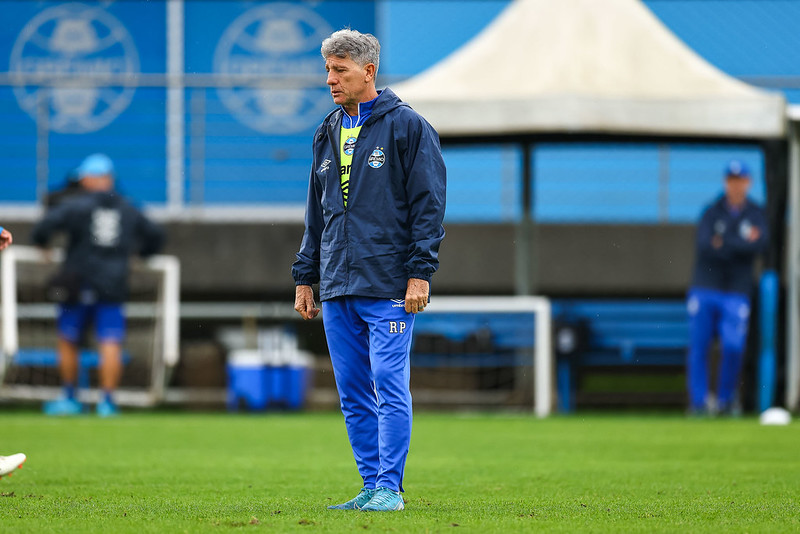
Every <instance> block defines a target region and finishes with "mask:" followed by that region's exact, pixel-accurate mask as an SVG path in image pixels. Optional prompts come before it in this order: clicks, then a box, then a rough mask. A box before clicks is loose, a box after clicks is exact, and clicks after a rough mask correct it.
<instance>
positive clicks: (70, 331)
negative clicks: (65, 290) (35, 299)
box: [58, 302, 125, 343]
mask: <svg viewBox="0 0 800 534" xmlns="http://www.w3.org/2000/svg"><path fill="white" fill-rule="evenodd" d="M91 322H93V323H94V326H95V332H96V334H97V341H99V342H104V341H115V342H118V343H120V342H122V340H123V339H124V338H125V316H124V315H123V313H122V304H120V303H118V302H114V303H108V302H97V303H95V304H63V305H61V306H59V307H58V335H59V337H61V338H62V339H66V340H67V341H70V342H72V343H78V342H79V341H80V339H81V334H82V333H83V331H84V329H85V328H86V327H87V326H88V325H89V323H91Z"/></svg>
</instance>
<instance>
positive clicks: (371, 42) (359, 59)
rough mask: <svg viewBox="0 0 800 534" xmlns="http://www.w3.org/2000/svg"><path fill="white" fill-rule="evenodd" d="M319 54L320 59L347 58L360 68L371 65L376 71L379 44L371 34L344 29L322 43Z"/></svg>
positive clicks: (379, 53)
mask: <svg viewBox="0 0 800 534" xmlns="http://www.w3.org/2000/svg"><path fill="white" fill-rule="evenodd" d="M320 52H322V57H323V58H325V59H328V57H330V56H336V57H339V58H346V57H348V56H349V57H350V59H352V60H353V61H355V62H356V63H357V64H358V65H359V66H360V67H364V66H366V65H367V64H369V63H372V64H374V65H375V70H376V71H377V70H378V62H379V61H380V55H381V44H380V43H379V42H378V39H377V38H376V37H375V36H374V35H372V34H371V33H361V32H358V31H356V30H350V29H347V28H346V29H344V30H339V31H338V32H333V33H332V34H331V35H330V37H328V38H327V39H325V40H324V41H322V48H320Z"/></svg>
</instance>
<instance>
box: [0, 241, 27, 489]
mask: <svg viewBox="0 0 800 534" xmlns="http://www.w3.org/2000/svg"><path fill="white" fill-rule="evenodd" d="M12 241H13V237H12V236H11V232H9V231H8V230H6V229H5V228H3V227H2V226H0V250H5V249H7V248H8V246H9V245H10V244H11V243H12ZM25 460H26V457H25V455H24V454H22V453H21V452H20V453H17V454H12V455H10V456H0V478H3V476H5V475H10V474H11V473H12V472H13V471H14V470H15V469H17V468H18V467H22V464H23V463H24V462H25Z"/></svg>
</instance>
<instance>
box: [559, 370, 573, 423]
mask: <svg viewBox="0 0 800 534" xmlns="http://www.w3.org/2000/svg"><path fill="white" fill-rule="evenodd" d="M570 367H571V365H570V362H568V361H566V359H565V358H559V359H558V365H557V369H558V370H557V372H556V375H557V378H556V384H557V386H558V411H559V412H561V413H570V412H571V411H572V410H573V409H574V408H575V405H574V402H573V400H572V372H571V369H570Z"/></svg>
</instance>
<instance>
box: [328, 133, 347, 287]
mask: <svg viewBox="0 0 800 534" xmlns="http://www.w3.org/2000/svg"><path fill="white" fill-rule="evenodd" d="M334 133H335V132H334V126H333V124H332V123H330V122H329V123H328V142H329V144H330V145H331V150H333V160H334V161H335V162H336V176H338V177H339V180H338V182H339V183H338V184H337V186H338V187H339V195H340V197H341V199H342V207H343V208H344V242H345V254H344V257H345V273H346V278H345V287H347V288H349V287H350V232H349V231H348V227H349V226H350V219H349V217H348V216H347V211H348V210H347V204H345V201H344V192H343V191H342V161H341V159H340V158H339V147H337V146H336V136H335V135H334Z"/></svg>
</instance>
